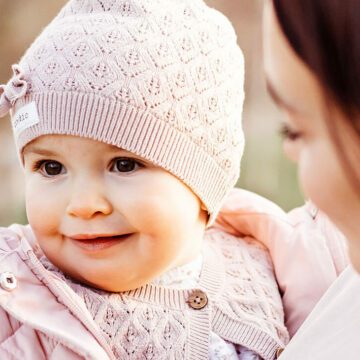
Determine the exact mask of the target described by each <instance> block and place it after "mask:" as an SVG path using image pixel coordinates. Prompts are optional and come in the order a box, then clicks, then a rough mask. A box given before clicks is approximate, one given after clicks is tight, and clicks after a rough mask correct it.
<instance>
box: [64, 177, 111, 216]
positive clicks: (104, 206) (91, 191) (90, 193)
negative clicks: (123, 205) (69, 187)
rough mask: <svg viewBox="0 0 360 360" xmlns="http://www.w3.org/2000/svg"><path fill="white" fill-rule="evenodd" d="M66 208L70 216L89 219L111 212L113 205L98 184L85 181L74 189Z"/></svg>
mask: <svg viewBox="0 0 360 360" xmlns="http://www.w3.org/2000/svg"><path fill="white" fill-rule="evenodd" d="M66 210H67V214H68V215H70V216H74V217H80V218H83V219H91V218H93V217H94V216H97V215H109V214H111V213H112V212H113V207H112V204H111V202H110V201H109V200H108V199H107V198H106V196H105V194H104V192H103V191H101V189H99V186H97V185H90V184H89V183H87V184H83V185H81V186H78V188H77V189H74V191H73V193H72V197H71V200H70V202H69V204H68V206H67V209H66Z"/></svg>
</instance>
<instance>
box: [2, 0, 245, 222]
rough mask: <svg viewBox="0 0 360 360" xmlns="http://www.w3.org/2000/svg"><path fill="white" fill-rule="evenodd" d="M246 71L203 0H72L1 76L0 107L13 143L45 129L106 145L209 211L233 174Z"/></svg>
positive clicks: (218, 17)
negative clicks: (186, 191)
mask: <svg viewBox="0 0 360 360" xmlns="http://www.w3.org/2000/svg"><path fill="white" fill-rule="evenodd" d="M243 82H244V64H243V56H242V53H241V50H240V49H239V47H238V46H237V44H236V36H235V33H234V30H233V28H232V26H231V24H230V23H229V21H228V20H227V19H226V18H225V17H224V16H223V15H222V14H220V13H219V12H217V11H216V10H214V9H211V8H209V7H207V6H206V5H205V3H204V2H203V1H202V0H151V1H149V0H126V1H124V0H117V1H114V0H103V1H101V0H71V1H70V2H69V3H68V4H67V5H66V6H65V7H64V9H63V10H62V11H61V12H60V13H59V15H58V16H57V17H56V18H55V19H54V20H53V22H52V23H51V24H50V25H49V26H48V27H47V28H46V29H45V30H44V31H43V33H42V34H41V35H40V36H39V37H38V38H37V39H36V40H35V42H34V43H33V44H32V45H31V47H30V48H29V49H28V51H27V52H26V54H25V55H24V57H23V58H22V59H21V61H20V63H19V65H17V66H14V76H13V78H12V79H11V80H10V81H9V83H8V84H7V85H5V86H2V87H0V116H1V115H4V114H5V113H6V112H7V111H8V110H9V109H10V108H12V115H13V116H12V123H13V128H14V134H15V139H16V143H17V146H18V149H19V152H20V153H21V151H22V149H23V147H24V146H25V145H26V144H27V143H29V142H30V141H32V140H33V139H35V138H37V137H39V136H41V135H43V134H71V135H79V136H85V137H89V138H92V139H95V140H99V141H103V142H106V143H109V144H114V145H116V146H118V147H121V148H124V149H126V150H128V151H131V152H133V153H135V154H137V155H139V156H142V157H144V158H146V159H147V160H150V161H152V162H153V163H155V164H157V165H159V166H161V167H163V168H164V169H166V170H168V171H170V172H171V173H173V174H174V175H175V176H177V177H178V178H180V179H181V180H182V181H184V182H185V183H186V184H187V185H188V186H189V187H190V188H191V189H192V190H193V191H194V192H195V193H196V194H197V195H198V196H199V198H200V199H201V200H202V201H203V203H204V204H205V205H206V207H207V209H208V211H209V213H210V214H211V215H214V214H215V213H216V212H217V210H218V209H219V207H220V205H221V201H222V199H223V198H224V196H225V195H226V193H227V192H228V191H229V190H230V189H231V188H232V187H233V185H234V184H235V183H236V180H237V178H238V176H239V166H240V159H241V155H242V151H243V145H244V140H243V134H242V130H241V112H242V104H243V98H244V94H243ZM29 104H31V105H30V107H25V108H24V106H25V105H29ZM24 109H26V110H24ZM26 116H27V117H26Z"/></svg>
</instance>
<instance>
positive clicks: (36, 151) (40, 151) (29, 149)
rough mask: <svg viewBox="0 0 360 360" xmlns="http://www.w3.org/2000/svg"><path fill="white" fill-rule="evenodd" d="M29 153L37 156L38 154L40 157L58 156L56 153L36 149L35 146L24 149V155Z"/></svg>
mask: <svg viewBox="0 0 360 360" xmlns="http://www.w3.org/2000/svg"><path fill="white" fill-rule="evenodd" d="M29 152H31V153H35V154H38V155H43V156H56V155H57V154H56V153H55V152H52V151H50V150H47V149H41V148H38V147H34V146H27V147H26V148H25V149H24V155H25V154H26V153H29Z"/></svg>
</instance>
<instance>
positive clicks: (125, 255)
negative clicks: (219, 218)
mask: <svg viewBox="0 0 360 360" xmlns="http://www.w3.org/2000/svg"><path fill="white" fill-rule="evenodd" d="M24 163H25V179H26V210H27V215H28V219H29V222H30V225H31V227H32V229H33V231H34V233H35V236H36V239H37V241H38V242H39V245H40V247H41V248H42V250H43V251H44V253H45V254H46V256H47V257H48V258H49V260H51V261H52V262H53V263H54V264H55V265H56V266H57V267H59V268H60V269H61V270H63V271H64V272H65V273H67V274H69V275H71V276H73V277H74V278H76V279H78V280H80V281H82V282H85V283H88V284H91V285H93V286H95V287H98V288H102V289H105V290H108V291H126V290H130V289H134V288H137V287H139V286H142V285H144V284H146V283H147V282H149V281H150V280H152V279H153V278H155V277H156V276H158V275H159V274H161V273H163V272H164V271H166V270H168V269H170V268H172V267H175V266H178V265H182V264H183V263H186V262H188V261H190V260H192V259H193V258H194V257H195V256H197V255H198V253H199V251H200V248H201V241H202V237H203V233H204V228H205V221H206V213H205V211H204V210H202V209H201V203H200V200H199V199H198V197H197V196H196V195H195V194H194V193H193V192H192V191H191V190H190V189H189V188H188V187H187V186H186V185H185V184H184V183H183V182H181V181H180V180H178V179H177V178H176V177H175V176H173V175H172V174H170V173H169V172H167V171H165V170H164V169H162V168H160V167H157V166H155V165H153V164H152V163H151V162H149V161H147V160H144V159H143V158H141V157H139V156H136V155H134V154H132V153H130V152H128V151H125V150H122V149H120V148H117V147H115V146H112V145H107V144H104V143H101V142H98V141H95V140H90V139H85V138H80V137H75V136H69V135H46V136H42V137H40V138H38V139H36V140H35V141H33V142H32V143H30V144H29V145H27V146H26V148H25V150H24Z"/></svg>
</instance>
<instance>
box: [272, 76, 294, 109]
mask: <svg viewBox="0 0 360 360" xmlns="http://www.w3.org/2000/svg"><path fill="white" fill-rule="evenodd" d="M265 81H266V89H267V91H268V93H269V95H270V96H271V98H272V99H273V100H274V101H275V103H276V104H277V105H279V106H280V107H283V108H285V109H286V110H288V111H291V112H293V113H299V112H300V111H299V110H298V109H296V108H295V107H294V106H292V105H290V104H289V103H287V102H286V101H285V100H283V99H282V98H281V96H280V95H279V94H278V92H277V91H276V90H275V88H274V86H273V85H272V84H271V81H270V80H269V78H268V77H265Z"/></svg>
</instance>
